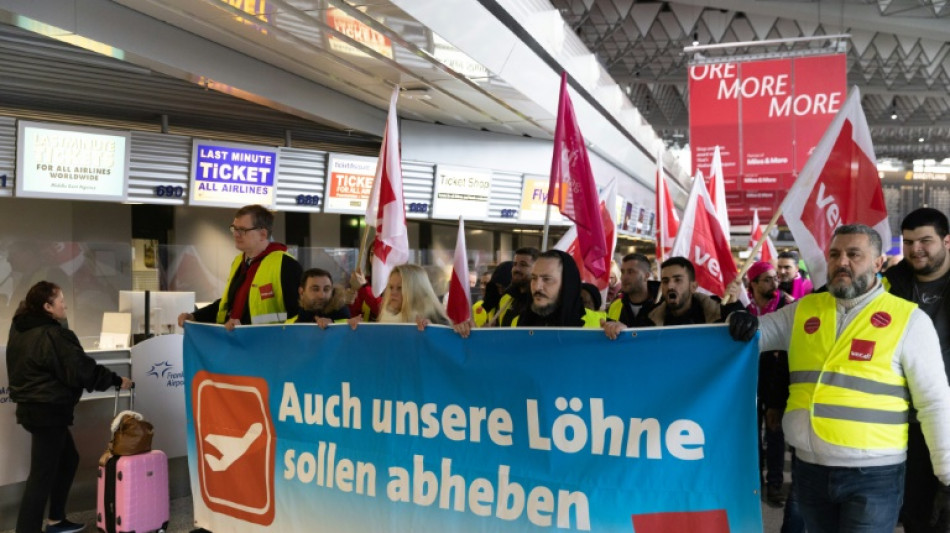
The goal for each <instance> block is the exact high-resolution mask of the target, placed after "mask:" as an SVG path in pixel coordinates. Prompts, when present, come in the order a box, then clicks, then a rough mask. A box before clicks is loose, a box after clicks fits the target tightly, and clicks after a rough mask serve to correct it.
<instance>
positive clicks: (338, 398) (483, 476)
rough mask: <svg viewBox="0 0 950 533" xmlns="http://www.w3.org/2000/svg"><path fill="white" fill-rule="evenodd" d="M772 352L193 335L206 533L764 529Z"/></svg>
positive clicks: (191, 394)
mask: <svg viewBox="0 0 950 533" xmlns="http://www.w3.org/2000/svg"><path fill="white" fill-rule="evenodd" d="M756 346H757V345H756V343H755V342H752V343H738V342H735V341H733V340H731V339H730V338H729V336H728V333H727V331H726V329H725V327H723V326H705V327H688V328H660V329H644V330H637V331H636V333H627V334H625V335H623V336H622V337H621V338H620V339H618V340H616V341H609V340H607V339H606V338H605V336H604V335H603V333H602V332H600V331H590V330H586V331H585V330H542V329H538V330H528V329H493V330H480V331H475V332H473V334H472V335H471V337H470V338H468V339H462V338H460V337H459V336H458V335H456V334H455V333H454V332H453V331H452V330H451V329H449V328H444V327H429V328H427V329H426V330H425V331H423V332H420V331H418V330H417V329H416V327H415V326H414V325H411V326H402V325H377V324H362V325H360V326H359V327H358V328H357V330H356V331H353V330H350V329H349V328H348V327H346V326H345V325H343V326H331V327H330V328H328V329H327V330H321V329H319V328H318V327H316V326H315V325H292V326H254V327H242V328H238V329H237V330H235V331H233V332H227V331H226V330H224V328H222V327H220V326H210V325H200V324H191V323H189V324H188V325H187V326H186V331H185V340H184V349H185V382H186V387H187V395H188V404H187V416H188V457H189V469H190V473H191V483H192V492H193V494H194V495H195V497H194V506H195V521H196V525H198V526H200V527H203V528H205V529H208V530H210V531H258V530H260V528H261V526H266V527H267V528H268V529H271V530H275V531H316V530H325V531H347V532H352V531H367V532H370V531H538V530H574V531H636V532H637V533H656V532H660V531H664V532H668V531H676V530H683V529H681V528H682V527H687V528H688V529H689V530H690V531H699V532H710V533H712V532H717V533H718V532H725V531H734V532H748V531H761V527H762V526H761V514H760V513H761V511H760V503H759V502H760V500H759V496H758V483H759V482H758V474H757V462H758V461H757V453H756V437H755V431H756V429H755V424H756V415H755V389H756V369H757V360H758V353H757V348H756Z"/></svg>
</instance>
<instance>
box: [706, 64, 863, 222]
mask: <svg viewBox="0 0 950 533" xmlns="http://www.w3.org/2000/svg"><path fill="white" fill-rule="evenodd" d="M846 93H847V63H846V58H845V54H823V55H815V56H807V57H785V58H777V59H767V60H761V61H733V62H722V63H706V62H703V63H695V64H692V65H690V67H689V95H690V98H689V100H690V106H689V122H690V126H689V129H690V148H691V151H692V154H691V155H692V160H693V167H694V172H695V171H701V172H702V173H703V175H704V176H706V177H707V179H708V177H709V174H710V168H711V165H712V159H713V154H714V153H715V149H716V147H717V146H718V147H719V150H720V155H721V157H722V169H723V177H724V183H725V188H726V191H730V192H738V191H760V192H764V191H775V192H778V193H780V197H781V198H784V195H785V192H786V191H787V190H788V189H789V188H790V187H791V186H792V184H793V183H794V182H795V178H796V177H797V176H798V173H799V172H800V171H801V169H802V167H804V166H805V163H806V162H807V161H808V157H809V156H810V155H811V152H812V150H814V148H815V145H817V144H818V141H819V140H821V136H822V134H824V132H825V130H826V129H827V127H828V125H829V124H830V123H831V120H832V119H833V118H834V116H835V114H836V113H837V112H838V111H839V109H840V108H841V105H842V104H844V101H845V98H846V96H847V94H846ZM781 198H779V201H781ZM730 209H732V206H730ZM741 211H742V212H741V213H739V212H738V211H735V215H733V214H730V218H731V219H733V220H736V218H738V219H739V221H744V219H751V216H752V212H751V211H750V210H749V208H745V209H742V210H741Z"/></svg>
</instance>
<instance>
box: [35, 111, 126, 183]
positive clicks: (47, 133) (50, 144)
mask: <svg viewBox="0 0 950 533" xmlns="http://www.w3.org/2000/svg"><path fill="white" fill-rule="evenodd" d="M129 139H130V134H129V132H123V131H110V130H101V129H96V128H84V127H79V126H64V125H59V124H44V123H39V122H27V121H24V120H21V121H19V122H18V124H17V166H16V195H17V196H22V197H27V198H62V199H69V200H97V201H104V202H124V201H125V200H126V195H127V192H128V175H129Z"/></svg>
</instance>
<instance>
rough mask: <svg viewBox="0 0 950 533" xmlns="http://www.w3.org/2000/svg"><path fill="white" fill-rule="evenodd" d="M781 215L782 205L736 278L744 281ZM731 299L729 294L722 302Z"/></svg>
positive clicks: (724, 302) (725, 302) (727, 301)
mask: <svg viewBox="0 0 950 533" xmlns="http://www.w3.org/2000/svg"><path fill="white" fill-rule="evenodd" d="M780 216H782V206H778V209H776V210H775V214H773V215H772V220H769V225H768V226H766V227H765V229H764V230H762V236H761V237H760V238H759V240H758V241H757V242H756V243H755V246H753V247H752V253H750V254H749V257H747V258H746V260H745V262H743V263H742V268H740V269H739V274H738V275H737V276H736V279H738V280H739V281H740V282H741V281H742V276H745V274H746V272H748V271H749V269H750V268H752V265H753V264H754V263H755V254H757V253H759V250H761V249H762V245H763V244H764V243H765V240H766V239H768V238H769V233H771V231H772V229H773V228H775V226H776V225H777V224H778V218H779V217H780ZM730 300H732V298H731V297H730V296H729V295H728V294H727V295H726V296H725V297H724V298H723V299H722V304H723V305H726V304H727V303H729V301H730Z"/></svg>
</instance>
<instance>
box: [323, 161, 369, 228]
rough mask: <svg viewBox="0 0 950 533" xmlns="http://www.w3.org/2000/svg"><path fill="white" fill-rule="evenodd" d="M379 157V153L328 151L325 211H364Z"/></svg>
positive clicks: (358, 212)
mask: <svg viewBox="0 0 950 533" xmlns="http://www.w3.org/2000/svg"><path fill="white" fill-rule="evenodd" d="M378 161H379V158H378V157H360V156H357V155H343V154H330V160H329V161H328V162H327V188H326V192H325V194H324V198H326V200H325V201H324V203H323V210H324V211H325V212H327V213H348V214H354V215H355V214H359V215H362V214H365V213H366V203H367V202H368V201H369V195H370V193H372V192H373V180H375V179H376V163H377V162H378Z"/></svg>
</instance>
